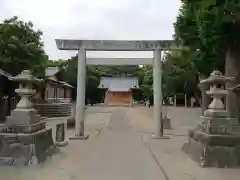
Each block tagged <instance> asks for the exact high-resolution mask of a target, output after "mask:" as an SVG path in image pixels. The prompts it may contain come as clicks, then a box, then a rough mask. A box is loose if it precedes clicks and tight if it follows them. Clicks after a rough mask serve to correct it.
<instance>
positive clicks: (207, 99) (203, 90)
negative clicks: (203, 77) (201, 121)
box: [199, 84, 211, 115]
mask: <svg viewBox="0 0 240 180" xmlns="http://www.w3.org/2000/svg"><path fill="white" fill-rule="evenodd" d="M199 87H200V90H201V96H202V102H201V109H202V111H201V114H202V115H204V111H205V110H207V109H208V105H209V104H210V103H211V98H210V97H208V96H207V94H206V90H207V89H209V85H208V84H199Z"/></svg>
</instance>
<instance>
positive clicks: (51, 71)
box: [45, 67, 60, 77]
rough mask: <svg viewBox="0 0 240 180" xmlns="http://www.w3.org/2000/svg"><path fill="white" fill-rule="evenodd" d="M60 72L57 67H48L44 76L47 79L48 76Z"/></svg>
mask: <svg viewBox="0 0 240 180" xmlns="http://www.w3.org/2000/svg"><path fill="white" fill-rule="evenodd" d="M59 71H60V69H59V67H48V68H47V69H46V70H45V76H47V77H49V76H53V75H55V74H56V73H58V72H59Z"/></svg>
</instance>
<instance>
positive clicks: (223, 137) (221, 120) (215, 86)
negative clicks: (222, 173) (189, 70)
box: [183, 71, 240, 167]
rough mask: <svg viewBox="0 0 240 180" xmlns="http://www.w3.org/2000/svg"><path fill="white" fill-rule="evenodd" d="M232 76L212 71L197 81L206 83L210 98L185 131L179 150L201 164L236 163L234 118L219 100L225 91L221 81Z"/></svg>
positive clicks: (238, 133)
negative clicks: (196, 120)
mask: <svg viewBox="0 0 240 180" xmlns="http://www.w3.org/2000/svg"><path fill="white" fill-rule="evenodd" d="M233 80H234V78H231V77H226V76H224V75H222V73H221V72H220V71H213V72H212V73H211V75H210V77H209V78H207V79H205V80H202V81H201V82H200V83H201V84H209V85H210V89H209V90H208V91H206V95H208V96H211V97H212V101H211V103H210V105H209V106H208V109H206V110H205V111H204V115H203V116H201V120H202V121H201V123H199V125H198V126H197V128H195V129H194V130H190V131H189V138H188V141H187V142H186V143H185V144H184V146H183V150H184V151H185V152H186V153H187V154H189V155H190V157H192V158H193V159H194V160H196V161H197V162H199V163H200V165H201V166H216V167H233V166H237V165H238V164H239V162H240V146H239V145H240V128H239V124H238V121H237V118H235V117H229V116H228V113H227V111H226V109H225V106H224V104H223V102H222V99H224V98H225V97H226V96H227V94H228V91H227V90H225V84H226V82H228V81H233Z"/></svg>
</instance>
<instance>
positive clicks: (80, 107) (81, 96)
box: [71, 48, 86, 139]
mask: <svg viewBox="0 0 240 180" xmlns="http://www.w3.org/2000/svg"><path fill="white" fill-rule="evenodd" d="M85 89H86V50H85V49H84V48H80V50H79V51H78V75H77V102H76V117H75V137H72V138H71V139H82V138H83V139H85V138H84V116H85V91H86V90H85Z"/></svg>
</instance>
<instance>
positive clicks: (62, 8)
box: [0, 0, 180, 59]
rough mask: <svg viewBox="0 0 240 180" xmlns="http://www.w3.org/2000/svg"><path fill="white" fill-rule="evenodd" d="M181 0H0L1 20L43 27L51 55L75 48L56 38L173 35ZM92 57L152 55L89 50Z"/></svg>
mask: <svg viewBox="0 0 240 180" xmlns="http://www.w3.org/2000/svg"><path fill="white" fill-rule="evenodd" d="M179 7H180V0H166V1H163V0H0V21H2V20H3V19H5V18H8V17H11V16H14V15H16V16H18V17H19V18H20V19H21V20H25V21H32V22H33V23H34V25H35V26H36V28H37V29H40V30H42V31H43V33H44V35H43V40H44V45H45V50H46V52H47V54H48V55H49V57H50V59H59V58H61V59H67V58H69V57H71V56H72V55H74V54H75V53H76V52H69V51H59V50H57V48H56V44H55V41H54V39H55V38H71V39H74V38H75V39H101V40H103V39H115V40H141V39H142V40H161V39H172V34H173V23H174V22H175V20H176V16H177V13H178V9H179ZM88 56H89V57H90V56H91V57H98V56H99V57H113V56H114V57H116V56H117V57H126V56H127V57H138V56H139V57H149V56H152V54H151V53H146V52H137V53H136V52H135V53H134V52H133V53H131V52H128V53H127V52H122V53H119V52H107V53H106V52H89V53H88Z"/></svg>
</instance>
